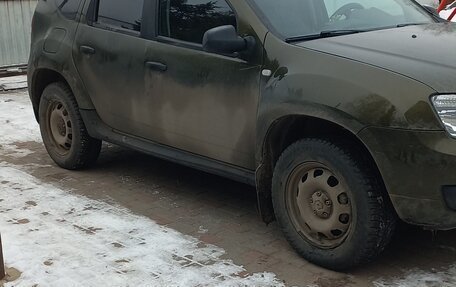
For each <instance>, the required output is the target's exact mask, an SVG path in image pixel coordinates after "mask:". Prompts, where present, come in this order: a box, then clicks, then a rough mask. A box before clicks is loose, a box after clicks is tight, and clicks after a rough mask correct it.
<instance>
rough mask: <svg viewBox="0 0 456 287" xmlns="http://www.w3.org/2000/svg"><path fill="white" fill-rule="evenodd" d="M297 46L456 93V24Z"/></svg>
mask: <svg viewBox="0 0 456 287" xmlns="http://www.w3.org/2000/svg"><path fill="white" fill-rule="evenodd" d="M399 43H400V44H399ZM298 45H299V46H301V47H306V48H309V49H314V50H318V51H321V52H325V53H329V54H333V55H338V56H340V57H345V58H349V59H356V60H357V61H360V62H363V63H367V64H370V65H373V66H377V67H381V68H383V69H387V70H389V71H394V72H395V73H398V74H401V75H404V76H406V77H409V78H411V79H414V80H416V81H420V82H421V83H425V84H426V85H428V86H430V87H431V88H432V89H434V90H436V91H438V92H439V93H446V92H451V93H454V92H455V91H456V62H455V61H454V57H455V49H454V47H455V45H456V24H453V23H435V24H426V25H414V26H408V27H402V28H393V29H386V30H378V31H370V32H365V33H359V34H353V35H347V36H344V37H334V38H327V39H319V40H316V41H307V42H302V43H299V44H298Z"/></svg>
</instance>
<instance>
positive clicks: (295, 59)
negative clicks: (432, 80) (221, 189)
mask: <svg viewBox="0 0 456 287" xmlns="http://www.w3.org/2000/svg"><path fill="white" fill-rule="evenodd" d="M318 41H320V40H318ZM323 41H325V40H323ZM315 42H317V41H315ZM265 49H266V51H267V55H266V57H267V58H266V62H265V66H264V68H265V69H269V70H271V71H272V76H271V77H270V78H266V79H263V80H264V81H263V82H262V93H261V104H260V106H259V113H258V122H259V128H258V129H257V135H258V136H257V138H258V141H257V142H258V143H263V142H264V139H265V137H266V135H267V131H268V130H269V127H270V126H271V125H272V124H273V123H274V122H276V121H278V120H279V119H280V118H282V117H287V116H290V115H304V116H310V117H315V118H320V119H324V120H327V121H330V122H333V123H337V125H340V126H342V127H343V128H346V129H347V130H349V131H351V132H352V133H353V134H357V133H358V132H359V131H360V130H362V129H363V128H364V127H366V126H378V127H390V128H406V129H420V130H442V126H441V123H440V122H439V121H438V119H437V117H436V116H435V114H434V112H433V109H432V107H431V105H430V102H429V96H430V95H431V94H433V93H435V90H433V89H432V88H430V87H429V86H427V85H425V84H422V83H420V82H419V81H416V80H413V79H410V78H409V77H406V76H403V75H400V74H398V73H395V72H392V71H389V70H386V69H382V68H380V67H377V66H373V65H369V64H365V63H362V62H359V61H356V60H352V59H348V58H345V57H341V56H336V55H333V54H328V53H324V52H320V51H316V50H313V49H307V48H303V47H299V46H296V45H291V44H287V43H285V42H283V41H282V40H280V39H278V38H276V37H274V36H273V35H268V37H267V40H266V43H265ZM261 157H262V149H261V148H258V149H257V159H258V160H261Z"/></svg>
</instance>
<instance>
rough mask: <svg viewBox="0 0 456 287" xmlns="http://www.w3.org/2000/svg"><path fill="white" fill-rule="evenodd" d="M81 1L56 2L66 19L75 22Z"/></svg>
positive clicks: (61, 0)
mask: <svg viewBox="0 0 456 287" xmlns="http://www.w3.org/2000/svg"><path fill="white" fill-rule="evenodd" d="M80 3H81V0H56V4H57V8H58V9H59V10H60V12H61V13H62V15H63V16H65V18H68V19H70V20H75V19H76V15H77V14H78V9H79V4H80Z"/></svg>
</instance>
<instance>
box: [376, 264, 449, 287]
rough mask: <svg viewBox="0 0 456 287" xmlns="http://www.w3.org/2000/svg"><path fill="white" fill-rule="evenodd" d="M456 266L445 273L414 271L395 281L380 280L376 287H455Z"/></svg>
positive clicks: (377, 281) (394, 279)
mask: <svg viewBox="0 0 456 287" xmlns="http://www.w3.org/2000/svg"><path fill="white" fill-rule="evenodd" d="M455 278H456V266H452V267H450V268H448V269H447V270H445V271H437V270H434V271H423V270H420V269H414V270H410V271H408V272H407V273H406V274H405V275H404V276H401V277H400V278H393V279H388V280H385V279H378V280H376V281H374V282H373V284H374V286H375V287H453V286H455V285H456V279H455Z"/></svg>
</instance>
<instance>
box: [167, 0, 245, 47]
mask: <svg viewBox="0 0 456 287" xmlns="http://www.w3.org/2000/svg"><path fill="white" fill-rule="evenodd" d="M159 1H160V20H159V21H160V22H159V34H160V35H161V36H165V37H169V38H173V39H177V40H182V41H186V42H192V43H198V44H201V43H202V41H203V36H204V33H205V32H206V31H207V30H210V29H212V28H215V27H218V26H223V25H233V26H234V27H236V15H235V13H234V11H233V10H232V9H231V7H230V6H229V5H228V3H227V2H226V1H225V0H186V1H183V0H159Z"/></svg>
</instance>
